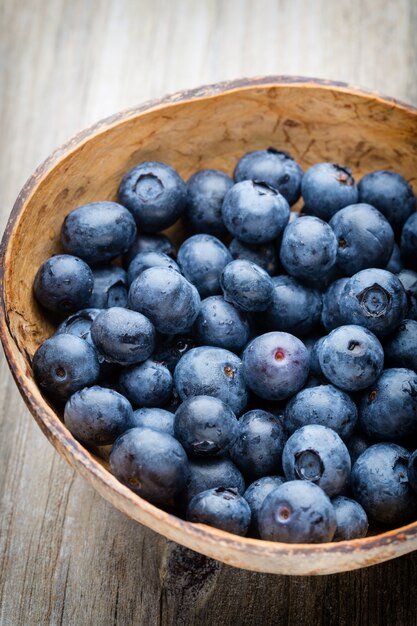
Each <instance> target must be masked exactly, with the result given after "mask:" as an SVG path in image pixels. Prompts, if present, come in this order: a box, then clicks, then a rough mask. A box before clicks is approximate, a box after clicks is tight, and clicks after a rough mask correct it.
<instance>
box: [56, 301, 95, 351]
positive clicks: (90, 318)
mask: <svg viewBox="0 0 417 626" xmlns="http://www.w3.org/2000/svg"><path fill="white" fill-rule="evenodd" d="M99 313H100V309H81V310H80V311H77V313H73V314H72V315H70V316H69V317H67V319H66V320H64V321H63V322H61V324H60V325H59V326H58V328H57V329H56V334H57V335H62V333H69V334H70V335H75V336H76V337H80V338H81V339H85V340H86V341H88V342H89V343H91V344H92V343H93V340H92V339H91V332H90V331H91V325H92V323H93V322H94V320H95V319H96V317H97V315H98V314H99Z"/></svg>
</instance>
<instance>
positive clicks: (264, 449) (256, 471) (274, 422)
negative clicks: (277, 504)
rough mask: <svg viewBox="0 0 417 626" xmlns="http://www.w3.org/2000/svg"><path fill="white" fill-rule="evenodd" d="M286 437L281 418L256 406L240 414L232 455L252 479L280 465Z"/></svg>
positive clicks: (272, 470)
mask: <svg viewBox="0 0 417 626" xmlns="http://www.w3.org/2000/svg"><path fill="white" fill-rule="evenodd" d="M285 441H286V435H285V432H284V428H283V426H282V423H281V421H280V419H279V418H278V417H276V416H275V415H272V413H268V412H267V411H262V410H261V409H255V410H253V411H249V412H248V413H245V414H244V415H242V417H241V418H240V420H239V433H238V437H237V440H236V442H235V444H234V446H233V447H232V449H231V452H230V456H231V458H232V461H234V462H235V463H236V465H237V466H238V468H239V469H240V470H241V472H242V473H243V474H244V476H246V477H247V478H248V479H249V480H251V481H253V480H255V479H256V478H261V477H262V476H267V475H268V474H272V473H273V472H276V471H277V469H280V467H281V456H282V451H283V449H284V444H285Z"/></svg>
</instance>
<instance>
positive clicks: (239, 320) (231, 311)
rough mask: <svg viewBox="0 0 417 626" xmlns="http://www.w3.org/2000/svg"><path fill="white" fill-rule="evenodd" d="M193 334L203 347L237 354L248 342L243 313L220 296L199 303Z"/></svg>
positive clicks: (245, 319) (248, 328)
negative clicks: (221, 349) (211, 347)
mask: <svg viewBox="0 0 417 626" xmlns="http://www.w3.org/2000/svg"><path fill="white" fill-rule="evenodd" d="M194 334H195V337H196V338H197V340H198V341H199V342H200V344H202V345H203V346H217V347H218V348H225V349H226V350H231V351H232V352H237V353H238V352H240V351H241V350H243V348H244V347H245V346H246V344H247V342H248V340H249V335H250V326H249V322H248V319H247V317H246V315H245V313H242V312H241V311H239V310H238V309H236V308H235V307H234V306H233V305H232V304H230V303H229V302H226V301H225V300H224V298H223V297H222V296H210V297H209V298H205V300H202V302H201V309H200V312H199V314H198V316H197V319H196V321H195V322H194Z"/></svg>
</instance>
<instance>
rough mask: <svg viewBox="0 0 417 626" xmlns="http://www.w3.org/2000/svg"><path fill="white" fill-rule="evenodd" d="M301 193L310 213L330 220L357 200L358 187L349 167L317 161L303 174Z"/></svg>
mask: <svg viewBox="0 0 417 626" xmlns="http://www.w3.org/2000/svg"><path fill="white" fill-rule="evenodd" d="M301 195H302V196H303V200H304V206H305V209H306V211H307V213H308V214H309V215H315V216H316V217H319V218H320V219H322V220H325V221H328V220H330V219H331V218H332V217H333V215H334V214H335V213H336V212H337V211H339V210H340V209H343V207H345V206H348V205H349V204H355V203H356V202H357V199H358V189H357V187H356V184H355V181H354V179H353V176H352V172H351V171H350V169H349V168H347V167H342V166H340V165H337V164H335V163H316V165H313V166H312V167H310V169H308V170H307V171H306V172H305V174H304V176H303V179H302V181H301ZM363 202H366V200H363ZM370 204H372V203H371V202H370Z"/></svg>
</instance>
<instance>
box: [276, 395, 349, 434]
mask: <svg viewBox="0 0 417 626" xmlns="http://www.w3.org/2000/svg"><path fill="white" fill-rule="evenodd" d="M284 419H285V422H284V423H285V428H286V430H287V432H288V433H289V434H292V433H293V432H295V431H296V430H297V429H298V428H301V427H302V426H307V425H308V424H320V425H321V426H327V427H328V428H331V429H332V430H334V431H335V432H336V433H337V434H338V435H339V436H340V437H341V438H342V439H347V438H348V437H350V435H351V434H352V432H353V429H354V428H355V425H356V422H357V419H358V412H357V409H356V405H355V403H354V402H353V400H352V399H351V398H350V397H349V396H348V394H347V393H344V392H343V391H341V390H340V389H336V387H333V385H319V386H318V387H309V388H307V389H302V390H301V391H299V392H298V393H297V394H296V395H295V396H294V397H293V398H291V400H290V401H289V402H288V404H287V406H286V407H285V418H284Z"/></svg>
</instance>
